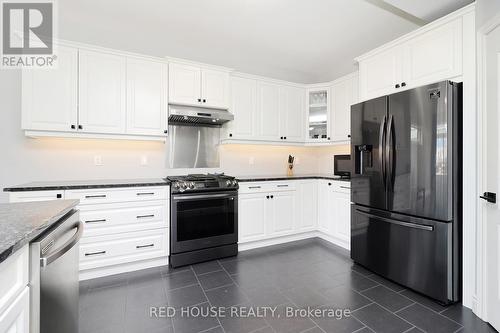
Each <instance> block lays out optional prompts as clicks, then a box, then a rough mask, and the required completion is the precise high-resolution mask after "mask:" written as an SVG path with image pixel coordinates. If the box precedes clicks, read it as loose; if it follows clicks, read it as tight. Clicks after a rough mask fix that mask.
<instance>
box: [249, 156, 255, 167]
mask: <svg viewBox="0 0 500 333" xmlns="http://www.w3.org/2000/svg"><path fill="white" fill-rule="evenodd" d="M248 164H249V165H254V164H255V157H253V156H251V157H249V158H248Z"/></svg>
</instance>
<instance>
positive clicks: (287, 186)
mask: <svg viewBox="0 0 500 333" xmlns="http://www.w3.org/2000/svg"><path fill="white" fill-rule="evenodd" d="M276 186H277V187H288V185H286V184H284V185H276Z"/></svg>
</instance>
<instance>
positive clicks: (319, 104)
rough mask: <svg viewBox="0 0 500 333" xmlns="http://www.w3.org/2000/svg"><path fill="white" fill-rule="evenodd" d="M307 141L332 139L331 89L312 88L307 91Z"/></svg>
mask: <svg viewBox="0 0 500 333" xmlns="http://www.w3.org/2000/svg"><path fill="white" fill-rule="evenodd" d="M307 122H308V126H307V141H309V142H327V141H328V140H330V126H329V122H330V89H329V88H328V87H320V88H310V89H308V91H307Z"/></svg>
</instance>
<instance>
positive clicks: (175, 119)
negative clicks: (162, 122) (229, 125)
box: [168, 105, 234, 126]
mask: <svg viewBox="0 0 500 333" xmlns="http://www.w3.org/2000/svg"><path fill="white" fill-rule="evenodd" d="M233 119H234V116H233V115H232V114H231V113H229V111H226V110H218V109H208V108H200V107H193V106H182V105H170V106H169V116H168V123H169V125H191V126H221V125H222V124H224V123H226V122H228V121H230V120H233Z"/></svg>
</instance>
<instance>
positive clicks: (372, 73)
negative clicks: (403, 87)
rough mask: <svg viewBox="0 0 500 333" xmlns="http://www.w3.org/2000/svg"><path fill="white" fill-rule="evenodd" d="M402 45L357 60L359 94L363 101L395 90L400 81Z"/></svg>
mask: <svg viewBox="0 0 500 333" xmlns="http://www.w3.org/2000/svg"><path fill="white" fill-rule="evenodd" d="M402 66H403V64H402V47H401V46H398V47H393V48H390V49H387V50H384V51H382V52H380V53H378V54H376V55H373V56H371V57H369V58H366V59H364V60H362V61H360V62H359V82H360V84H359V89H360V91H359V94H360V100H361V101H365V100H368V99H372V98H375V97H379V96H384V95H389V94H392V93H393V92H396V90H397V88H396V84H401V82H402Z"/></svg>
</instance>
